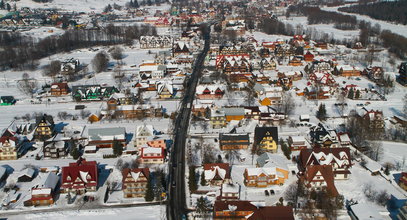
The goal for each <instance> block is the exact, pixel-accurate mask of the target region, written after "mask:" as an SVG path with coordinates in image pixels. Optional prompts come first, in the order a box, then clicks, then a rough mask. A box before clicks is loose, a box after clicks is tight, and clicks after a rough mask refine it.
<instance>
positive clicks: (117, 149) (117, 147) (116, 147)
mask: <svg viewBox="0 0 407 220" xmlns="http://www.w3.org/2000/svg"><path fill="white" fill-rule="evenodd" d="M112 145H113V146H112V147H113V154H114V155H116V156H120V155H122V153H123V145H122V143H120V141H118V140H116V139H114V140H113V144H112Z"/></svg>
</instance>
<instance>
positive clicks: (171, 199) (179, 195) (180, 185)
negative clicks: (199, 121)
mask: <svg viewBox="0 0 407 220" xmlns="http://www.w3.org/2000/svg"><path fill="white" fill-rule="evenodd" d="M208 29H210V28H208ZM204 39H205V46H204V49H203V50H202V52H201V53H200V54H199V55H198V57H197V59H196V60H195V63H194V67H193V72H192V74H191V76H190V78H189V80H188V83H187V88H185V90H184V91H185V93H184V98H183V100H182V104H181V108H180V111H179V112H178V115H177V119H176V121H175V126H174V128H175V129H176V131H175V132H174V134H175V135H174V145H173V147H172V150H171V159H170V163H169V178H168V180H169V181H168V203H167V219H169V220H176V219H183V218H186V215H187V213H188V210H187V208H186V198H185V142H186V138H187V134H188V126H189V117H190V115H191V106H192V102H193V100H194V97H195V90H196V86H197V85H198V80H199V78H200V76H201V72H202V69H203V64H204V60H205V57H206V54H207V53H208V50H209V46H210V31H209V30H208V32H207V33H204Z"/></svg>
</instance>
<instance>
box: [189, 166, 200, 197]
mask: <svg viewBox="0 0 407 220" xmlns="http://www.w3.org/2000/svg"><path fill="white" fill-rule="evenodd" d="M188 186H189V191H190V192H195V191H196V190H197V189H198V184H197V178H196V172H195V167H194V166H190V167H189V179H188Z"/></svg>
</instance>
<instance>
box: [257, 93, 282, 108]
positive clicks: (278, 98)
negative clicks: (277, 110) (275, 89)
mask: <svg viewBox="0 0 407 220" xmlns="http://www.w3.org/2000/svg"><path fill="white" fill-rule="evenodd" d="M259 103H260V105H262V106H270V105H278V104H281V103H282V94H278V93H275V94H268V95H262V96H260V97H259Z"/></svg>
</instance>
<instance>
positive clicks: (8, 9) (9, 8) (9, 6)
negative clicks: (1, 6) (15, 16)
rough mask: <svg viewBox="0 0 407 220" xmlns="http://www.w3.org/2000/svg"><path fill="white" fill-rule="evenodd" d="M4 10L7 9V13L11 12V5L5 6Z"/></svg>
mask: <svg viewBox="0 0 407 220" xmlns="http://www.w3.org/2000/svg"><path fill="white" fill-rule="evenodd" d="M6 9H7V11H10V10H11V5H10V4H9V3H7V4H6Z"/></svg>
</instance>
